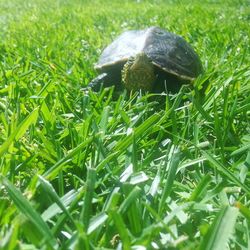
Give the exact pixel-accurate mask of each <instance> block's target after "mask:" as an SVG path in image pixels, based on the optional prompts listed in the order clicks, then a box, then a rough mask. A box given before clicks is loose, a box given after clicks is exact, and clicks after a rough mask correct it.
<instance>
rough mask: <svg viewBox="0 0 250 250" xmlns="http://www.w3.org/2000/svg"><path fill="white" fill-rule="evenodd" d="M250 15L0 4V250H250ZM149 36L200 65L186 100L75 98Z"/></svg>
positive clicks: (237, 9)
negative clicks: (141, 32) (121, 39)
mask: <svg viewBox="0 0 250 250" xmlns="http://www.w3.org/2000/svg"><path fill="white" fill-rule="evenodd" d="M249 16H250V8H249V6H248V5H247V2H245V1H242V2H241V3H235V2H234V1H225V3H213V2H212V1H211V2H209V1H206V2H203V3H202V4H201V3H200V1H196V2H194V3H192V4H191V3H189V1H183V2H182V3H180V1H171V2H170V1H169V2H168V3H167V4H166V1H125V2H121V1H105V2H103V1H87V0H86V1H80V0H74V1H59V0H58V1H43V0H35V1H21V0H11V1H1V0H0V135H1V136H0V249H101V248H102V249H103V248H106V249H116V248H118V249H138V247H139V246H141V247H145V249H170V248H172V249H199V248H200V249H227V248H226V247H227V246H228V247H229V249H249V248H250V238H249V235H250V233H249V226H250V224H249V218H250V210H249V192H250V188H249V187H250V181H249V178H250V176H249V171H248V170H249V166H250V84H249V82H250V69H249V64H250V58H249V54H250V47H249V44H250V41H249V34H250V28H249ZM152 25H157V26H160V27H162V28H165V29H168V30H170V31H172V32H175V33H178V34H180V35H182V36H183V37H185V39H186V40H187V41H188V42H189V43H190V44H191V45H192V46H193V47H194V48H195V49H196V51H197V53H198V54H199V55H200V57H201V60H202V63H203V66H204V74H203V75H201V76H200V77H199V78H198V79H197V80H196V81H195V83H194V87H193V88H190V87H188V86H184V87H183V88H182V89H181V90H180V92H179V93H176V94H174V95H173V94H165V95H160V96H152V95H149V94H148V95H145V94H144V95H142V94H140V93H137V94H132V95H130V96H129V94H128V93H126V92H123V93H120V94H117V93H114V90H113V89H112V88H111V89H104V90H102V91H101V92H99V93H94V92H91V91H86V90H85V91H83V90H82V89H83V87H85V86H86V85H87V84H88V82H89V81H90V80H91V79H93V78H94V77H95V76H96V75H97V73H96V72H95V71H94V68H93V64H94V63H95V62H96V61H97V59H98V56H99V54H100V53H101V50H102V49H103V48H104V47H105V46H106V45H108V44H109V43H110V42H111V41H112V39H114V38H115V37H116V36H117V35H118V34H120V33H121V32H122V31H124V30H127V29H142V28H145V27H148V26H152ZM136 246H137V247H136ZM142 249H143V248H142Z"/></svg>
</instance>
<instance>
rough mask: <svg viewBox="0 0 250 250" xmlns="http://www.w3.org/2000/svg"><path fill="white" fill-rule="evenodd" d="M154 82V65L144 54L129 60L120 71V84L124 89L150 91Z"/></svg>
mask: <svg viewBox="0 0 250 250" xmlns="http://www.w3.org/2000/svg"><path fill="white" fill-rule="evenodd" d="M154 82H155V72H154V65H153V64H152V62H151V60H150V59H149V57H148V56H147V55H146V54H145V53H144V52H141V53H138V54H137V55H136V56H135V57H131V58H129V60H128V61H127V62H126V64H125V65H124V67H123V70H122V83H123V84H124V86H125V88H126V89H128V90H139V89H142V90H146V91H150V90H152V88H153V84H154Z"/></svg>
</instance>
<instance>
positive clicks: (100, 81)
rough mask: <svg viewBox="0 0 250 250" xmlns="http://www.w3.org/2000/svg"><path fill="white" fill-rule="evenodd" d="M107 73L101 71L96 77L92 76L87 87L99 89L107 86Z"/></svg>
mask: <svg viewBox="0 0 250 250" xmlns="http://www.w3.org/2000/svg"><path fill="white" fill-rule="evenodd" d="M108 80H109V77H108V74H107V73H102V74H100V75H99V76H97V77H96V78H94V79H93V80H92V81H91V82H90V83H89V85H88V87H87V88H90V89H92V90H93V91H99V90H100V89H101V87H102V86H103V87H108Z"/></svg>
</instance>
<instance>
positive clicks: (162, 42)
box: [88, 26, 203, 92]
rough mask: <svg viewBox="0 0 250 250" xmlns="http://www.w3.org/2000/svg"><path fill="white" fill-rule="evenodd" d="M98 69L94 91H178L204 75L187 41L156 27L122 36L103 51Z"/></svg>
mask: <svg viewBox="0 0 250 250" xmlns="http://www.w3.org/2000/svg"><path fill="white" fill-rule="evenodd" d="M95 69H96V70H97V71H98V72H99V73H100V74H99V75H98V76H97V77H96V78H95V79H93V80H92V81H91V82H90V83H89V85H88V87H89V88H91V89H92V90H94V91H99V90H100V88H101V86H104V87H109V86H112V85H115V86H116V87H117V88H118V89H123V88H125V89H127V90H129V91H138V90H142V91H149V92H161V91H165V90H169V89H170V90H178V89H179V88H180V86H181V85H182V84H184V83H187V82H193V81H194V80H195V79H196V78H197V77H198V76H199V75H200V74H201V73H202V71H203V67H202V64H201V60H200V58H199V56H198V54H197V53H196V52H195V51H194V49H193V48H192V47H191V45H190V44H188V42H186V40H185V39H184V38H182V37H181V36H179V35H176V34H174V33H171V32H168V31H166V30H164V29H162V28H159V27H155V26H153V27H149V28H146V29H143V30H128V31H125V32H124V33H122V34H121V35H120V36H118V37H117V38H116V39H115V40H114V41H113V42H112V43H111V44H110V45H108V46H107V47H106V48H105V49H104V50H103V52H102V53H101V55H100V58H99V61H98V62H97V64H96V65H95Z"/></svg>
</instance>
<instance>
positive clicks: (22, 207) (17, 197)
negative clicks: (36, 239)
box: [3, 178, 56, 248]
mask: <svg viewBox="0 0 250 250" xmlns="http://www.w3.org/2000/svg"><path fill="white" fill-rule="evenodd" d="M3 184H4V186H5V188H6V189H7V191H8V194H9V196H10V198H11V199H12V200H13V202H14V203H15V205H16V207H17V208H18V210H19V211H20V212H21V213H22V214H24V215H25V216H26V217H27V218H28V219H29V220H30V221H31V222H32V224H33V225H34V226H35V227H36V229H37V230H38V231H39V232H40V233H41V234H42V235H43V236H44V239H45V241H46V242H47V243H48V244H49V246H50V247H52V248H53V247H55V246H56V241H55V239H54V237H53V235H52V233H51V231H50V228H49V227H48V225H47V224H46V223H45V222H44V221H43V219H42V217H41V216H40V215H39V214H38V213H37V212H36V210H35V209H34V208H33V207H32V206H31V205H30V203H29V202H28V200H26V199H25V197H24V196H23V195H22V193H21V192H20V191H19V190H18V189H16V188H15V186H14V185H13V184H12V183H11V182H9V181H8V180H7V179H6V178H4V179H3Z"/></svg>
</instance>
